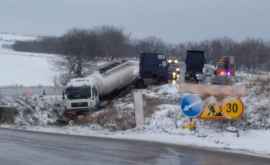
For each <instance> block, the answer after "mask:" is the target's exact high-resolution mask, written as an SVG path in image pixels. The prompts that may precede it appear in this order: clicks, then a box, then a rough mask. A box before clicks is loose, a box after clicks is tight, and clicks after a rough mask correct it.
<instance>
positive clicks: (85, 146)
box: [0, 129, 270, 165]
mask: <svg viewBox="0 0 270 165" xmlns="http://www.w3.org/2000/svg"><path fill="white" fill-rule="evenodd" d="M179 140H180V139H179ZM0 164H1V165H2V164H3V165H32V164H33V165H89V164H90V165H92V164H93V165H125V164H131V165H144V164H146V165H150V164H156V165H234V164H236V165H269V164H270V159H264V158H257V157H252V156H244V155H238V154H229V153H222V152H214V151H206V150H202V149H196V148H188V147H181V146H172V145H165V144H158V143H147V142H136V141H123V140H110V139H102V138H92V137H80V136H67V135H56V134H46V133H33V132H24V131H15V130H8V129H0Z"/></svg>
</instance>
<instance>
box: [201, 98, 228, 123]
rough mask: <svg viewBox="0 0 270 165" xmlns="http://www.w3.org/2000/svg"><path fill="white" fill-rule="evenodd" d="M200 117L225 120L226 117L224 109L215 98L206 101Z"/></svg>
mask: <svg viewBox="0 0 270 165" xmlns="http://www.w3.org/2000/svg"><path fill="white" fill-rule="evenodd" d="M199 118H200V119H202V120H223V119H225V118H224V116H223V114H222V109H221V107H220V106H219V104H218V102H217V101H216V100H215V99H214V100H211V101H206V102H205V105H204V109H203V112H202V113H201V115H200V117H199Z"/></svg>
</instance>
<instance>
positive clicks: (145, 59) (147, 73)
mask: <svg viewBox="0 0 270 165" xmlns="http://www.w3.org/2000/svg"><path fill="white" fill-rule="evenodd" d="M168 68H169V65H168V63H167V58H166V56H165V55H163V54H161V53H142V54H141V55H140V71H139V77H140V78H139V82H140V84H143V85H145V83H148V82H151V83H163V82H166V83H167V82H168V80H169V71H168Z"/></svg>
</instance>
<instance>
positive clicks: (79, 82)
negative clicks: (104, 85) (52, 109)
mask: <svg viewBox="0 0 270 165" xmlns="http://www.w3.org/2000/svg"><path fill="white" fill-rule="evenodd" d="M63 99H64V102H65V114H66V115H68V114H74V113H76V114H77V113H80V112H89V111H91V110H93V109H94V108H95V107H96V106H97V105H98V104H99V97H98V90H97V88H96V87H95V86H93V85H92V84H91V80H88V79H86V78H78V79H73V80H72V81H71V82H70V83H68V84H67V86H66V88H65V90H64V91H63Z"/></svg>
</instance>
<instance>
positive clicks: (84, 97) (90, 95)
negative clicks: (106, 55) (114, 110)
mask: <svg viewBox="0 0 270 165" xmlns="http://www.w3.org/2000/svg"><path fill="white" fill-rule="evenodd" d="M138 67H139V65H138V63H137V62H135V61H114V62H110V63H107V64H105V65H103V66H101V67H100V68H99V69H98V70H96V71H95V72H93V73H92V74H91V75H89V76H87V77H85V78H75V79H72V80H71V81H70V82H69V83H68V84H67V86H66V88H65V90H64V92H63V99H64V102H65V112H64V116H65V118H72V117H73V116H77V115H80V114H83V113H85V112H87V113H88V112H89V111H93V110H96V109H97V108H98V106H99V104H100V102H101V101H102V99H103V98H104V97H106V96H108V95H110V94H112V93H114V92H116V91H120V90H121V89H123V88H125V87H127V86H129V85H130V84H132V83H133V82H134V81H135V80H136V79H137V77H138V74H139V73H138Z"/></svg>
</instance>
